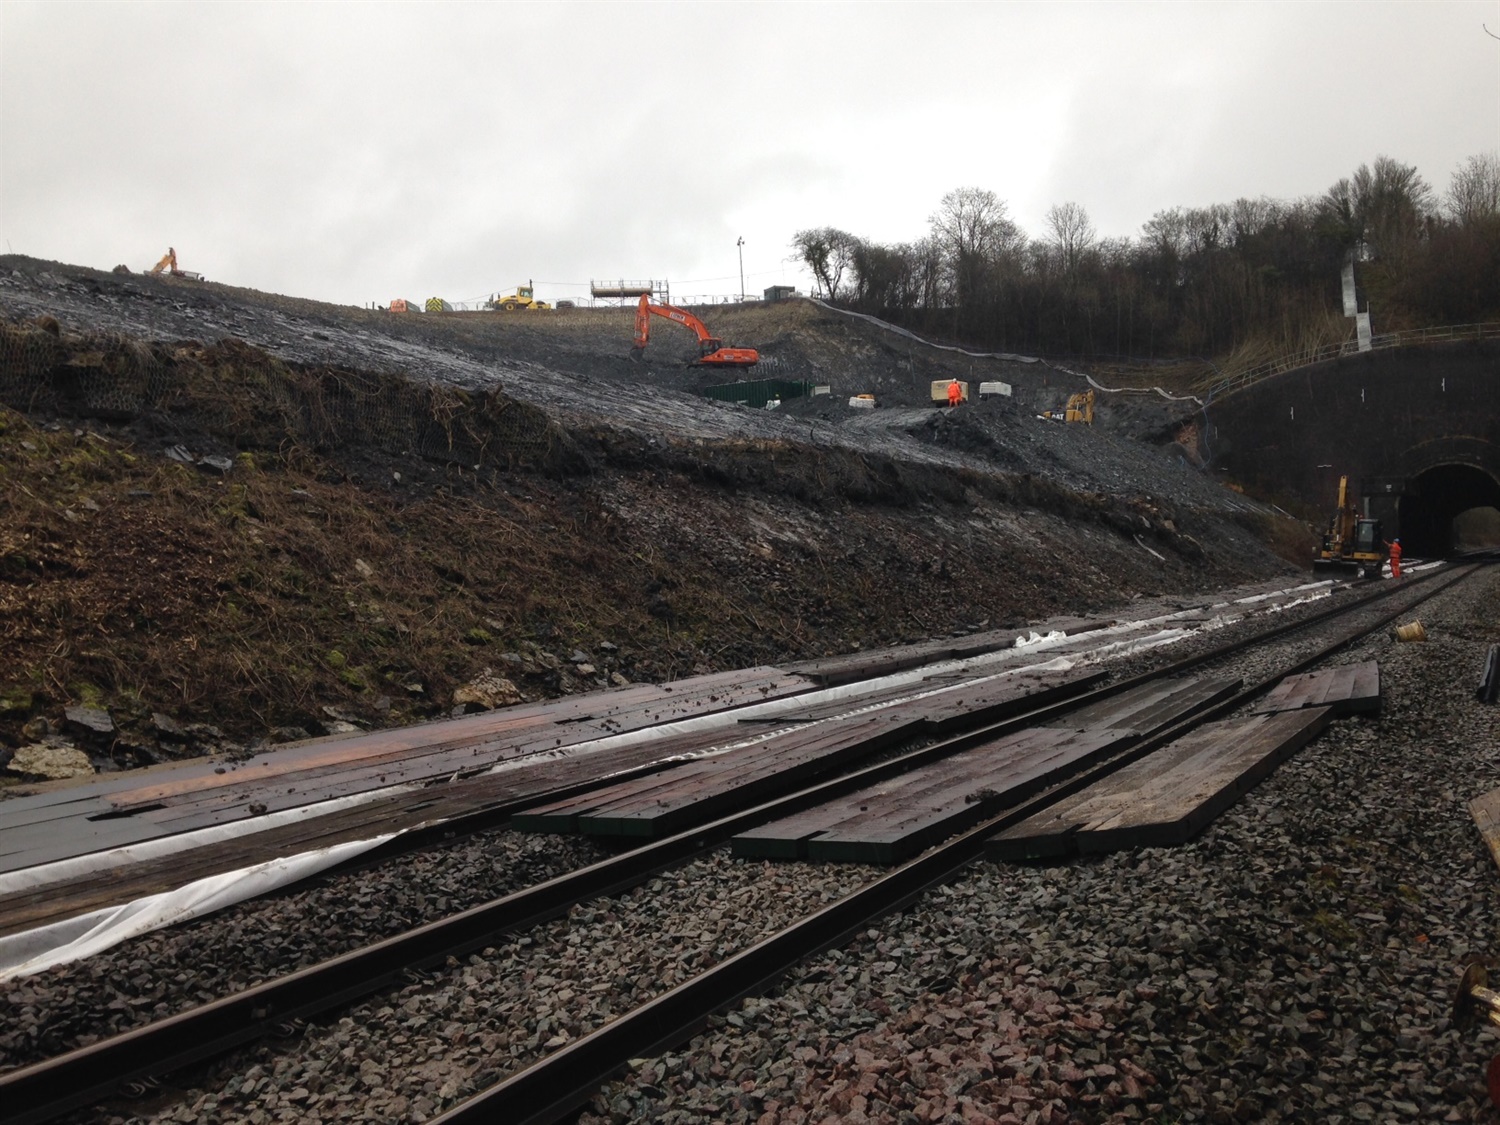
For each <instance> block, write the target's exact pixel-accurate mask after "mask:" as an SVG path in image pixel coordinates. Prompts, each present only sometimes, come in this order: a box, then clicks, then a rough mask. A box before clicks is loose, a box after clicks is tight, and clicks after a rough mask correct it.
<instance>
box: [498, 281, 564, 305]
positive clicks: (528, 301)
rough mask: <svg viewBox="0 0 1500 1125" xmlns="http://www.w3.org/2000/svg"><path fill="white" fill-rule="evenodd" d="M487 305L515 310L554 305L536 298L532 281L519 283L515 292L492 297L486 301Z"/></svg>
mask: <svg viewBox="0 0 1500 1125" xmlns="http://www.w3.org/2000/svg"><path fill="white" fill-rule="evenodd" d="M485 307H486V308H490V309H500V310H503V311H505V312H515V311H516V310H517V309H550V308H551V307H552V306H551V305H549V304H548V303H547V302H546V301H538V300H537V299H536V296H535V293H534V291H533V289H532V285H531V282H529V281H528V282H527V283H526V284H525V285H517V286H516V291H515V292H514V293H505V294H503V295H501V296H497V297H491V298H490V299H489V300H488V301H486V302H485Z"/></svg>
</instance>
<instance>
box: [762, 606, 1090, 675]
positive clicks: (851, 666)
mask: <svg viewBox="0 0 1500 1125" xmlns="http://www.w3.org/2000/svg"><path fill="white" fill-rule="evenodd" d="M1114 623H1115V621H1114V619H1113V618H1108V619H1099V618H1084V617H1054V618H1052V619H1051V620H1049V621H1044V622H1042V623H1041V624H1040V625H1035V626H1032V627H1030V628H1027V629H1019V630H1017V629H992V630H988V631H986V632H982V633H971V634H969V635H968V636H966V637H944V638H941V639H938V640H932V641H920V642H918V643H917V644H911V645H898V646H896V647H893V648H883V649H876V650H874V651H872V652H849V653H844V654H843V655H840V656H827V657H822V658H820V659H817V660H804V661H801V662H799V663H796V664H786V665H783V666H782V667H783V669H784V670H785V671H788V672H796V673H798V674H800V675H803V676H809V677H811V678H812V679H815V680H817V681H818V682H819V683H821V684H824V685H833V684H846V683H853V682H854V681H856V680H867V679H871V678H873V677H875V676H886V675H890V674H891V673H892V672H900V671H903V670H905V669H907V668H919V667H921V666H922V665H924V664H936V663H938V662H940V661H945V660H963V659H966V658H968V657H970V656H980V655H982V654H984V653H987V652H998V651H999V650H1001V649H1006V648H1013V647H1014V646H1015V643H1016V641H1017V640H1018V639H1019V638H1021V637H1025V636H1029V635H1030V634H1031V633H1032V632H1033V631H1035V632H1038V633H1041V634H1042V635H1043V636H1046V635H1047V634H1048V633H1057V632H1061V633H1067V634H1068V635H1069V636H1071V635H1073V634H1074V633H1087V632H1091V631H1092V630H1094V629H1104V628H1107V627H1108V626H1110V625H1113V624H1114Z"/></svg>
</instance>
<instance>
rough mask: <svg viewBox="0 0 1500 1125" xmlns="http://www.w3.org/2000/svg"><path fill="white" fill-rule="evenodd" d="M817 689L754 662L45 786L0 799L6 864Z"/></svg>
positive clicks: (434, 776)
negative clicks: (235, 758)
mask: <svg viewBox="0 0 1500 1125" xmlns="http://www.w3.org/2000/svg"><path fill="white" fill-rule="evenodd" d="M812 687H813V683H812V681H811V680H809V679H807V678H806V677H802V676H796V675H790V674H787V673H783V672H780V671H778V670H777V669H774V668H767V667H761V668H751V669H744V670H740V671H737V672H732V673H719V674H714V675H711V676H702V677H695V678H694V679H691V680H680V681H676V682H675V683H671V684H632V685H630V686H628V687H624V688H617V689H612V690H610V691H604V692H595V693H591V694H589V695H584V696H571V697H568V698H566V699H561V700H556V701H553V702H550V703H544V704H523V705H520V706H517V707H511V708H504V709H502V710H498V711H489V712H483V713H480V714H475V715H467V716H464V717H462V718H458V719H450V720H444V721H441V722H433V723H424V724H421V725H418V726H414V727H404V728H401V729H398V730H389V731H375V732H361V733H358V734H348V735H335V736H332V737H329V738H321V739H314V740H309V741H306V742H301V743H292V744H288V745H286V746H280V747H277V748H276V749H275V750H271V751H267V752H264V753H262V754H259V755H256V757H255V758H253V759H251V760H250V761H248V762H242V763H221V762H219V761H216V760H212V759H208V760H203V761H198V762H193V763H183V764H181V765H177V766H176V767H175V768H168V769H149V770H142V771H133V772H131V773H130V774H116V775H110V776H102V777H100V778H98V779H94V780H91V781H90V782H88V783H84V784H76V785H68V786H58V787H55V788H46V789H43V790H42V791H39V792H37V793H34V794H31V795H27V796H22V797H16V798H12V799H10V800H7V801H5V802H4V803H3V804H0V872H3V871H12V870H18V869H21V868H24V867H31V866H35V865H37V864H41V863H49V862H53V861H55V860H58V859H64V858H70V857H73V856H80V855H87V854H89V853H91V852H94V851H100V850H105V849H109V848H115V847H121V846H124V845H127V844H133V843H140V842H142V841H145V840H152V839H158V838H160V837H162V836H167V835H173V834H175V833H177V832H184V831H190V830H193V829H196V828H202V827H208V826H211V825H214V824H221V823H225V822H227V821H233V820H241V819H244V818H246V817H248V816H254V815H259V812H260V811H262V810H263V811H266V812H274V811H278V810H280V809H286V808H294V807H301V806H306V805H311V804H314V803H316V802H318V801H322V800H325V799H328V798H330V797H339V796H348V795H353V794H359V793H365V792H370V791H372V790H376V789H381V788H387V787H390V786H394V785H397V784H412V783H420V784H427V783H431V782H435V781H446V780H449V779H454V778H462V777H463V776H464V775H466V774H473V773H477V772H480V771H483V770H485V769H488V768H489V767H490V766H492V765H494V764H496V763H498V762H501V761H506V760H512V759H516V758H521V757H525V756H529V755H533V754H541V753H546V752H548V751H555V750H560V749H565V748H566V747H569V746H576V745H579V744H580V743H585V742H589V741H592V740H594V739H598V738H602V737H607V736H609V735H613V734H618V733H621V732H623V731H630V730H639V729H642V728H645V727H650V726H655V725H660V724H664V723H669V722H673V721H676V720H680V719H684V718H689V717H694V716H698V715H705V714H709V713H712V712H717V711H722V710H732V709H737V708H740V707H744V706H747V705H750V704H754V703H760V702H763V701H765V700H768V699H776V698H783V697H786V696H789V695H795V694H798V693H800V692H805V691H808V690H811V689H812Z"/></svg>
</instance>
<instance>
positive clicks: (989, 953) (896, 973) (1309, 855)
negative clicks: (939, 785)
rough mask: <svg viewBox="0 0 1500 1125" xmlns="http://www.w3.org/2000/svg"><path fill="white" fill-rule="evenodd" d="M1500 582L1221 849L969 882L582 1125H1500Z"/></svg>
mask: <svg viewBox="0 0 1500 1125" xmlns="http://www.w3.org/2000/svg"><path fill="white" fill-rule="evenodd" d="M1497 603H1500V570H1496V569H1494V568H1492V569H1490V570H1489V571H1487V572H1484V573H1482V574H1481V575H1480V576H1478V577H1476V578H1473V579H1470V580H1469V581H1468V582H1466V583H1463V584H1461V585H1460V586H1459V587H1457V588H1456V589H1455V590H1452V591H1449V592H1447V593H1445V594H1442V595H1439V596H1438V597H1437V598H1436V599H1434V600H1433V601H1431V602H1428V603H1427V604H1426V605H1424V606H1423V607H1422V608H1421V611H1420V617H1421V619H1422V620H1423V621H1424V623H1425V624H1426V625H1427V628H1428V630H1429V635H1430V637H1431V639H1430V641H1429V642H1428V643H1426V644H1409V645H1408V644H1401V645H1398V644H1394V643H1392V642H1391V641H1390V640H1389V638H1388V637H1387V636H1386V635H1385V634H1384V633H1382V634H1380V635H1378V636H1376V637H1374V638H1371V639H1370V640H1368V641H1366V642H1364V643H1362V644H1360V645H1358V646H1355V647H1353V648H1351V649H1350V650H1348V651H1347V652H1346V653H1344V654H1342V655H1341V656H1340V657H1339V658H1337V661H1336V662H1337V663H1352V662H1357V661H1361V660H1368V659H1377V660H1379V661H1380V662H1381V666H1382V675H1383V679H1384V691H1385V710H1384V711H1383V713H1382V714H1381V715H1379V716H1375V717H1363V718H1356V719H1346V720H1342V721H1340V722H1339V723H1337V724H1335V725H1334V726H1333V727H1332V728H1330V729H1329V730H1328V731H1327V732H1326V733H1325V734H1324V735H1323V736H1322V737H1321V738H1320V739H1319V740H1318V741H1316V742H1315V743H1313V744H1312V745H1311V746H1309V747H1308V748H1307V749H1306V750H1304V751H1303V752H1302V753H1301V754H1300V755H1298V756H1297V757H1296V758H1294V759H1293V760H1292V761H1290V762H1289V763H1287V764H1286V765H1284V766H1283V767H1282V768H1281V769H1280V770H1279V771H1278V772H1277V773H1276V774H1275V775H1274V776H1273V777H1272V778H1270V779H1269V780H1268V781H1266V782H1265V783H1264V784H1262V785H1261V786H1259V787H1258V788H1257V789H1255V790H1254V791H1253V792H1252V793H1250V794H1249V795H1248V797H1247V798H1246V799H1245V800H1244V801H1243V802H1241V803H1240V804H1239V805H1238V806H1236V807H1235V808H1234V809H1232V810H1231V811H1230V812H1229V813H1227V814H1226V815H1225V816H1224V817H1222V818H1221V819H1220V820H1219V821H1218V822H1217V823H1216V824H1215V825H1213V826H1212V827H1211V828H1210V829H1209V830H1208V831H1207V832H1206V833H1205V834H1204V835H1203V836H1202V837H1200V838H1199V839H1198V840H1197V841H1195V842H1194V843H1192V844H1190V845H1188V846H1185V847H1182V848H1175V849H1142V850H1137V851H1133V852H1127V853H1122V854H1118V855H1114V856H1109V857H1104V858H1100V859H1094V860H1081V861H1073V862H1070V863H1066V864H1061V865H1054V866H1016V865H998V864H990V863H984V864H978V865H976V866H975V867H973V868H972V869H971V870H970V872H969V873H968V875H967V876H966V877H965V878H963V879H962V880H959V881H956V882H954V883H953V884H951V885H949V886H947V887H944V888H941V889H939V890H936V891H934V892H932V893H930V894H928V895H927V896H925V897H924V899H923V900H922V902H921V903H920V905H919V906H917V907H915V908H912V909H910V910H908V911H907V912H906V913H904V914H903V915H901V916H899V917H894V918H889V919H886V920H884V921H883V922H882V923H880V924H879V925H878V926H876V927H874V928H872V929H871V930H870V931H869V932H868V933H867V934H866V935H865V936H864V937H863V938H861V939H859V940H857V941H855V942H853V943H851V944H850V945H849V946H847V947H845V948H844V949H841V950H836V951H834V952H832V953H829V954H827V955H825V956H824V957H822V958H820V959H819V960H817V961H816V962H815V963H812V964H810V965H808V966H806V967H805V968H804V969H803V970H802V971H800V972H799V973H797V974H796V975H795V976H794V977H792V978H791V979H790V980H789V981H788V982H787V983H786V984H785V985H784V987H783V988H782V989H780V990H779V991H778V992H777V993H776V995H775V996H773V997H771V998H768V999H751V1000H747V1001H746V1002H745V1003H744V1004H743V1005H742V1006H741V1007H740V1008H739V1009H738V1010H737V1011H735V1012H733V1013H732V1014H731V1015H730V1016H729V1017H728V1018H727V1019H726V1020H723V1021H721V1022H720V1026H719V1027H718V1028H717V1029H716V1030H714V1031H712V1032H711V1033H709V1034H706V1035H703V1036H700V1037H698V1038H697V1039H695V1040H693V1042H692V1043H691V1044H690V1045H689V1046H688V1047H687V1048H686V1049H685V1050H684V1051H682V1052H680V1053H672V1054H669V1055H666V1056H663V1057H662V1058H660V1059H657V1060H649V1061H647V1062H645V1063H644V1064H643V1065H642V1066H641V1067H640V1068H639V1069H638V1070H636V1071H635V1072H634V1073H633V1074H632V1075H631V1076H630V1078H629V1079H627V1080H624V1081H621V1082H617V1083H615V1084H613V1085H611V1086H610V1087H608V1088H607V1089H606V1090H605V1091H604V1092H602V1093H601V1095H600V1096H599V1097H598V1098H597V1099H596V1100H595V1102H594V1105H593V1108H592V1111H591V1112H590V1113H586V1114H585V1115H584V1117H583V1118H582V1120H583V1121H584V1122H585V1123H587V1125H598V1123H599V1122H603V1121H627V1120H629V1121H648V1120H649V1121H663V1122H673V1121H677V1122H687V1121H707V1120H715V1121H757V1122H765V1123H770V1122H782V1121H788V1122H791V1121H831V1120H842V1121H846V1122H861V1121H902V1122H906V1121H955V1122H957V1121H969V1120H980V1121H984V1120H994V1121H998V1122H1003V1123H1006V1125H1013V1123H1016V1122H1025V1123H1028V1125H1029V1123H1032V1122H1061V1121H1112V1120H1141V1119H1147V1120H1160V1121H1182V1122H1190V1121H1191V1122H1196V1121H1206V1122H1230V1121H1273V1122H1274V1121H1318V1122H1327V1123H1329V1125H1340V1123H1343V1122H1361V1121H1390V1122H1418V1121H1485V1122H1493V1121H1496V1120H1500V1116H1497V1115H1496V1114H1495V1112H1494V1111H1493V1110H1492V1109H1490V1108H1489V1107H1488V1102H1487V1099H1486V1098H1485V1097H1484V1092H1483V1073H1484V1067H1485V1065H1486V1063H1487V1062H1488V1059H1489V1056H1490V1055H1491V1054H1492V1053H1494V1052H1495V1051H1496V1049H1497V1046H1500V1043H1497V1039H1496V1036H1495V1035H1494V1034H1493V1033H1490V1032H1468V1033H1460V1032H1458V1031H1456V1030H1454V1029H1452V1028H1451V1027H1450V1026H1449V1023H1448V1010H1449V1005H1450V1003H1451V1000H1452V990H1453V987H1454V985H1455V984H1456V982H1457V979H1458V976H1459V973H1460V970H1461V967H1462V964H1463V963H1464V961H1465V959H1466V958H1470V957H1473V956H1479V955H1487V954H1488V952H1489V949H1490V944H1489V943H1490V941H1491V935H1493V934H1494V932H1495V928H1496V923H1497V921H1500V874H1497V872H1496V871H1495V870H1494V865H1493V863H1492V861H1491V860H1490V858H1489V855H1488V853H1487V852H1486V850H1485V848H1484V846H1483V843H1482V841H1481V840H1480V838H1479V836H1478V833H1477V832H1476V831H1475V829H1474V827H1473V825H1472V823H1471V821H1470V819H1469V816H1468V812H1467V809H1466V808H1465V802H1466V801H1467V800H1468V799H1469V798H1470V797H1473V796H1475V795H1477V794H1479V793H1482V792H1484V791H1486V790H1487V789H1489V788H1492V787H1494V786H1495V785H1497V784H1500V713H1497V711H1496V709H1495V708H1485V707H1483V706H1481V705H1480V704H1478V703H1476V702H1475V701H1474V698H1473V687H1474V684H1475V683H1476V682H1477V679H1478V675H1479V671H1480V668H1481V666H1482V663H1481V662H1482V657H1483V654H1484V650H1485V647H1486V646H1487V645H1488V644H1490V643H1494V642H1495V641H1497V640H1500V622H1497V616H1496V613H1495V610H1494V608H1493V607H1494V606H1495V605H1496V604H1497Z"/></svg>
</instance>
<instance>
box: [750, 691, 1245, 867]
mask: <svg viewBox="0 0 1500 1125" xmlns="http://www.w3.org/2000/svg"><path fill="white" fill-rule="evenodd" d="M1239 686H1240V685H1239V681H1238V680H1163V681H1158V682H1155V683H1148V684H1143V685H1141V686H1139V687H1136V688H1133V689H1131V690H1129V691H1127V692H1124V693H1122V694H1120V695H1117V696H1114V697H1113V698H1110V699H1105V700H1101V701H1099V702H1097V703H1092V704H1088V705H1086V706H1085V707H1083V708H1081V709H1079V710H1077V711H1074V712H1072V713H1071V714H1069V715H1067V716H1066V717H1064V718H1061V719H1058V720H1056V721H1054V722H1053V723H1052V724H1050V725H1047V726H1038V727H1032V728H1030V729H1027V730H1022V731H1017V732H1016V733H1013V734H1008V735H1005V736H1004V737H1001V738H999V739H996V740H994V741H991V742H985V743H982V744H981V745H978V746H973V747H970V748H969V749H966V750H962V751H960V752H958V753H957V754H953V755H951V756H950V757H947V758H943V759H941V760H939V761H936V762H933V763H931V764H929V765H926V766H922V767H920V768H918V769H915V770H912V771H911V772H910V773H906V774H902V775H901V776H899V777H895V778H892V779H890V780H888V781H884V782H881V783H880V784H878V785H875V786H872V787H870V788H868V789H862V790H860V791H858V792H856V793H853V794H851V795H850V796H847V797H843V798H840V799H839V800H836V801H831V802H829V803H828V804H825V805H821V806H819V807H817V808H814V809H809V810H807V811H806V812H803V813H798V814H797V815H795V816H790V817H786V818H784V819H781V820H777V821H773V822H772V823H770V824H766V825H763V826H761V827H759V828H756V829H753V830H751V831H749V832H745V833H742V834H741V835H739V836H736V837H735V838H734V840H733V842H732V848H733V851H734V854H735V855H739V856H744V857H747V858H750V857H755V858H777V859H799V858H806V859H813V860H841V861H846V862H860V863H899V862H900V861H902V860H904V859H906V858H907V857H908V856H911V855H914V854H916V853H917V852H919V851H921V850H922V849H923V848H925V847H927V846H928V845H930V844H932V843H935V842H937V841H938V840H941V839H943V838H944V837H946V836H950V835H952V834H953V833H955V832H959V831H962V830H963V829H965V828H968V827H969V826H971V825H973V824H976V823H978V822H979V821H981V820H984V819H986V818H988V817H991V816H994V815H995V814H996V813H998V812H1000V811H1001V810H1002V809H1006V808H1009V807H1011V806H1013V805H1017V804H1020V803H1021V802H1022V801H1025V800H1027V799H1029V798H1031V797H1033V796H1035V795H1036V794H1037V793H1039V792H1041V791H1042V790H1043V789H1045V788H1047V787H1048V786H1050V785H1053V784H1055V783H1056V782H1058V781H1061V780H1062V779H1064V778H1066V777H1068V776H1070V775H1072V774H1075V773H1077V772H1078V771H1080V770H1083V769H1086V768H1087V767H1088V766H1090V765H1092V764H1093V763H1095V762H1096V761H1098V760H1100V759H1101V758H1104V757H1108V756H1111V755H1113V754H1116V753H1118V752H1120V751H1122V750H1124V749H1126V748H1127V747H1129V746H1131V745H1132V744H1134V743H1136V742H1139V741H1140V740H1141V739H1142V738H1145V737H1147V736H1149V735H1151V734H1154V733H1156V732H1157V731H1159V730H1162V729H1164V728H1165V727H1168V726H1170V725H1171V724H1173V723H1176V722H1178V721H1180V720H1181V719H1184V718H1186V717H1188V716H1189V715H1192V714H1195V713H1196V712H1198V711H1201V710H1203V709H1204V708H1206V707H1211V706H1212V705H1213V704H1215V703H1218V702H1220V701H1221V700H1224V699H1227V698H1228V697H1230V696H1232V695H1233V694H1234V693H1235V692H1236V691H1237V690H1239Z"/></svg>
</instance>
